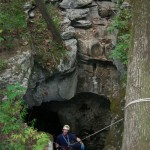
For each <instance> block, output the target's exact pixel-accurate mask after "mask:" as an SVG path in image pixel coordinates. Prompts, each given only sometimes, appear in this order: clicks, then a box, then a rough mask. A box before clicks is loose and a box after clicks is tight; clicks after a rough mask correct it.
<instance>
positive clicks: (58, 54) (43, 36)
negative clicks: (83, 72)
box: [29, 4, 66, 71]
mask: <svg viewBox="0 0 150 150" xmlns="http://www.w3.org/2000/svg"><path fill="white" fill-rule="evenodd" d="M47 9H48V13H49V14H50V16H52V21H53V23H54V25H55V27H56V29H57V30H58V31H59V32H60V31H61V22H60V21H61V18H60V15H59V12H58V9H57V6H56V5H52V4H49V5H47ZM35 13H36V16H35V18H33V23H32V26H30V25H29V28H30V31H31V35H32V42H33V43H34V47H35V61H36V62H37V63H39V64H40V65H41V66H42V67H43V68H46V69H50V70H53V71H54V70H55V69H56V67H57V66H58V64H59V62H60V59H64V55H65V52H66V48H65V46H64V45H63V44H61V43H59V44H58V43H57V42H56V41H55V40H53V39H52V34H51V33H50V31H49V30H48V28H47V23H46V22H45V20H44V18H43V16H42V14H41V12H40V11H39V9H38V8H36V10H35Z"/></svg>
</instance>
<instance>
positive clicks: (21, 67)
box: [0, 51, 33, 87]
mask: <svg viewBox="0 0 150 150" xmlns="http://www.w3.org/2000/svg"><path fill="white" fill-rule="evenodd" d="M32 67H33V57H32V54H31V51H26V52H18V54H17V55H16V56H14V57H11V58H10V59H9V60H8V67H7V69H6V70H5V71H4V72H2V73H1V74H0V85H1V86H0V87H2V86H4V87H5V86H6V85H8V84H16V83H20V84H22V85H24V86H25V87H27V86H28V81H29V78H30V74H31V70H32Z"/></svg>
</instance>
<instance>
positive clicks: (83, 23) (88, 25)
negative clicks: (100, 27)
mask: <svg viewBox="0 0 150 150" xmlns="http://www.w3.org/2000/svg"><path fill="white" fill-rule="evenodd" d="M72 26H74V27H77V28H84V29H87V28H91V26H92V23H91V21H89V20H78V21H75V22H74V23H73V24H72Z"/></svg>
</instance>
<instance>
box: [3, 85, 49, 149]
mask: <svg viewBox="0 0 150 150" xmlns="http://www.w3.org/2000/svg"><path fill="white" fill-rule="evenodd" d="M24 91H25V88H24V87H22V86H20V85H18V84H16V85H10V86H8V87H7V89H6V90H5V92H4V94H5V96H7V99H6V100H4V101H1V102H0V127H1V130H0V139H1V142H0V149H8V150H12V149H14V150H15V149H18V150H26V149H29V150H30V149H32V150H42V149H44V148H45V147H46V146H47V144H48V142H49V140H50V138H51V137H50V136H49V135H48V134H45V133H39V132H37V131H36V130H35V129H33V128H32V127H28V126H27V125H26V124H25V123H24V117H25V115H26V113H27V112H26V109H27V106H26V105H25V104H24V102H23V100H22V98H21V95H22V94H23V93H24Z"/></svg>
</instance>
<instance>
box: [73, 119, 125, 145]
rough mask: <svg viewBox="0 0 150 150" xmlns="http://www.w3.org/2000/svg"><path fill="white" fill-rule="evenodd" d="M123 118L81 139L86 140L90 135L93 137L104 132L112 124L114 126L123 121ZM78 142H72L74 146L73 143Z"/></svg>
mask: <svg viewBox="0 0 150 150" xmlns="http://www.w3.org/2000/svg"><path fill="white" fill-rule="evenodd" d="M122 120H123V118H122V119H120V120H118V121H116V122H114V123H112V124H110V125H108V126H106V127H104V128H102V129H100V130H98V131H96V132H94V133H92V134H90V135H88V136H86V137H85V138H82V139H81V141H84V140H86V139H88V138H90V137H92V136H94V135H96V134H98V133H100V132H102V131H103V130H105V129H107V128H109V127H111V126H114V125H115V124H117V123H119V122H121V121H122ZM77 143H79V142H75V143H72V144H71V146H73V145H75V144H77Z"/></svg>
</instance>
